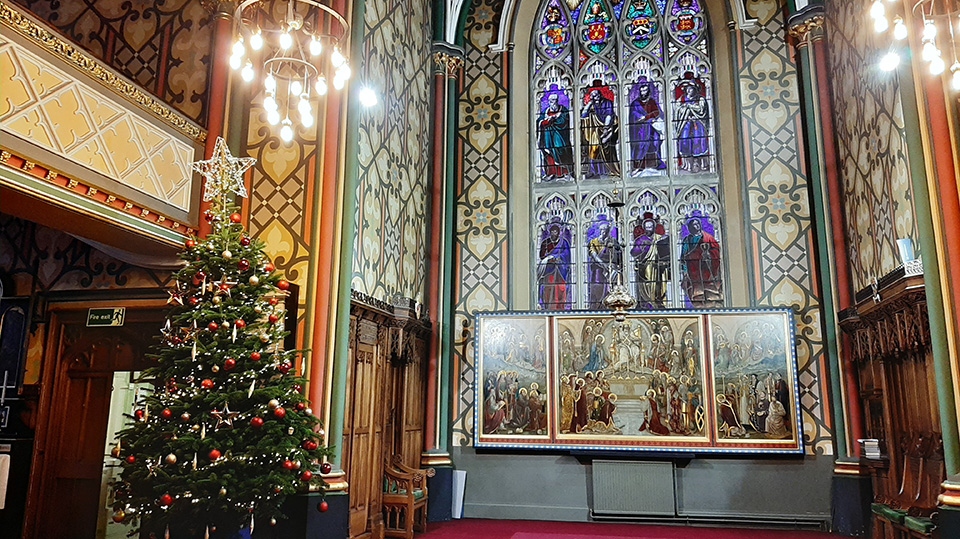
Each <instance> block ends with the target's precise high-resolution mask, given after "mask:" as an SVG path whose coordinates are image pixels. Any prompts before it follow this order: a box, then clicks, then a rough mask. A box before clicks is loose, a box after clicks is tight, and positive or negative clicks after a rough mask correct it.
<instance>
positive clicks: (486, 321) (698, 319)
mask: <svg viewBox="0 0 960 539" xmlns="http://www.w3.org/2000/svg"><path fill="white" fill-rule="evenodd" d="M477 318H478V320H477V324H478V325H477V327H478V338H477V344H476V346H477V357H478V358H479V359H478V365H477V368H478V373H477V384H478V386H480V387H479V389H480V393H479V396H480V398H479V399H478V404H477V406H476V409H475V414H476V415H475V417H476V425H477V426H478V429H477V430H478V434H477V438H476V446H477V447H509V448H518V449H565V450H584V451H586V450H590V451H593V450H634V451H636V450H654V451H661V452H662V451H666V452H677V453H688V454H689V453H717V452H738V453H802V451H803V443H802V439H801V438H800V437H799V436H798V433H799V432H800V422H799V417H798V410H799V409H800V408H799V399H798V396H797V391H796V388H797V387H798V384H797V360H796V354H795V344H794V331H793V313H792V312H791V311H790V310H789V309H724V310H669V311H643V312H641V311H634V312H630V313H629V314H628V315H627V316H626V317H625V319H624V320H623V321H622V322H619V321H617V320H615V318H614V316H613V314H612V313H610V312H597V311H576V312H571V313H565V314H555V315H543V314H536V313H530V312H527V313H509V312H507V313H481V314H479V315H477ZM481 384H482V385H481Z"/></svg>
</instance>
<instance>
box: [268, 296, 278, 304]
mask: <svg viewBox="0 0 960 539" xmlns="http://www.w3.org/2000/svg"><path fill="white" fill-rule="evenodd" d="M268 303H269V304H270V305H276V304H277V298H270V300H269V301H268Z"/></svg>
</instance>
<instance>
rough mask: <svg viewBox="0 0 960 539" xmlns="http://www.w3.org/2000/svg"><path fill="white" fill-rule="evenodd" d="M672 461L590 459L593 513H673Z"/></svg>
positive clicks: (625, 514) (674, 505)
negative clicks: (591, 466) (591, 462)
mask: <svg viewBox="0 0 960 539" xmlns="http://www.w3.org/2000/svg"><path fill="white" fill-rule="evenodd" d="M674 491H675V483H674V480H673V462H672V461H664V462H659V461H652V462H650V461H643V462H634V461H625V460H594V461H593V514H595V515H597V516H624V517H628V516H671V517H672V516H676V512H677V510H676V496H675V495H674Z"/></svg>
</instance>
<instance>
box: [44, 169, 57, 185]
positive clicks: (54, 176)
mask: <svg viewBox="0 0 960 539" xmlns="http://www.w3.org/2000/svg"><path fill="white" fill-rule="evenodd" d="M44 179H45V180H47V181H51V182H52V181H53V180H56V179H57V171H55V170H48V171H47V175H46V176H44Z"/></svg>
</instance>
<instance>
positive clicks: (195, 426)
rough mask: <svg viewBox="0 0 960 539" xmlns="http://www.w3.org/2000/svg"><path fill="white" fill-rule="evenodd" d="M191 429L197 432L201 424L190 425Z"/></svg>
mask: <svg viewBox="0 0 960 539" xmlns="http://www.w3.org/2000/svg"><path fill="white" fill-rule="evenodd" d="M190 430H192V431H194V432H196V431H198V430H200V425H194V426H192V427H190Z"/></svg>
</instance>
